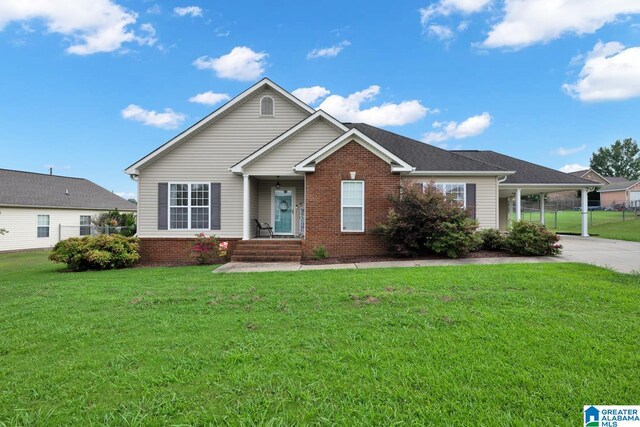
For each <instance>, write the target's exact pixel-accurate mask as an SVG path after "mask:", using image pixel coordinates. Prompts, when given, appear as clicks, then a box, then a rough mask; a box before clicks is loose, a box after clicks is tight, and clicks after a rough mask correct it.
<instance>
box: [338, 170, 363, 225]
mask: <svg viewBox="0 0 640 427" xmlns="http://www.w3.org/2000/svg"><path fill="white" fill-rule="evenodd" d="M341 209H342V213H341V217H342V218H341V219H342V220H341V223H342V231H364V181H342V208H341Z"/></svg>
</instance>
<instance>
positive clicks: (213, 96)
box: [189, 91, 231, 105]
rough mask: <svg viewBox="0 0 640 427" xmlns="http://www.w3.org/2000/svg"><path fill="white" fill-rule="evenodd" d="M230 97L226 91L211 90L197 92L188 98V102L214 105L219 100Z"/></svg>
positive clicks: (226, 99) (225, 99)
mask: <svg viewBox="0 0 640 427" xmlns="http://www.w3.org/2000/svg"><path fill="white" fill-rule="evenodd" d="M229 99H231V97H230V96H229V95H227V94H226V93H214V92H211V91H208V92H203V93H199V94H197V95H195V96H192V97H191V98H189V102H195V103H197V104H204V105H215V104H217V103H219V102H223V101H228V100H229Z"/></svg>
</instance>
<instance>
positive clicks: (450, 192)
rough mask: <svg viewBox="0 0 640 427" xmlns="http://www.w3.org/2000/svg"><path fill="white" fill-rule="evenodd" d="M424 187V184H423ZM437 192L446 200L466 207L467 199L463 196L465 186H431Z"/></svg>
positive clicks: (441, 184) (439, 184)
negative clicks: (440, 192)
mask: <svg viewBox="0 0 640 427" xmlns="http://www.w3.org/2000/svg"><path fill="white" fill-rule="evenodd" d="M423 185H424V184H423ZM433 185H434V187H436V188H437V189H438V190H440V191H442V193H443V194H444V195H445V197H446V198H447V199H448V200H453V201H456V202H458V203H460V205H461V206H462V207H466V206H467V198H466V194H465V188H466V185H465V184H443V183H435V184H433Z"/></svg>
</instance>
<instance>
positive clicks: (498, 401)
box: [0, 252, 640, 425]
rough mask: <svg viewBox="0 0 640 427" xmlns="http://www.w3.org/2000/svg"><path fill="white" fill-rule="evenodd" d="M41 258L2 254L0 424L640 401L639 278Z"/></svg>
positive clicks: (202, 420) (572, 415)
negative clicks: (219, 267)
mask: <svg viewBox="0 0 640 427" xmlns="http://www.w3.org/2000/svg"><path fill="white" fill-rule="evenodd" d="M45 258H46V253H42V252H38V253H25V254H8V255H0V295H2V298H1V299H0V421H1V422H0V424H2V423H6V424H9V425H11V424H38V425H59V424H82V425H88V424H110V425H113V424H116V425H124V424H128V425H168V424H192V425H196V424H197V425H202V424H207V423H212V424H232V425H237V424H251V425H253V424H270V425H285V424H286V425H291V424H309V423H311V424H338V425H353V424H363V425H370V424H378V425H389V424H394V423H408V424H421V425H424V424H431V425H442V424H445V425H453V424H455V425H481V424H485V425H496V424H502V425H533V424H539V425H565V424H572V425H575V424H579V423H580V422H581V419H582V413H581V411H582V405H584V404H592V403H596V404H597V403H610V402H616V403H620V404H624V403H627V404H631V403H633V402H636V401H637V396H638V395H639V394H640V381H638V378H637V372H638V368H640V352H639V351H638V342H640V306H639V305H638V304H637V301H638V300H639V299H640V278H639V277H638V276H633V275H622V274H617V273H614V272H611V271H608V270H604V269H599V268H596V267H591V266H586V265H580V264H530V265H501V266H489V265H487V266H462V267H432V268H402V269H378V270H348V271H346V270H334V271H313V272H278V273H252V274H233V275H224V274H220V275H214V274H211V268H209V267H182V268H148V269H129V270H119V271H105V272H88V273H61V272H60V271H59V270H60V267H58V266H54V265H52V264H50V263H48V262H47V261H46V259H45Z"/></svg>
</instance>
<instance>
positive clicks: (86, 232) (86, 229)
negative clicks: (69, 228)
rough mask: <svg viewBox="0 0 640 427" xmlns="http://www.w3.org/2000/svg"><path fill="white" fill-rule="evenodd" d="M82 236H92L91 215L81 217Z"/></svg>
mask: <svg viewBox="0 0 640 427" xmlns="http://www.w3.org/2000/svg"><path fill="white" fill-rule="evenodd" d="M80 235H81V236H90V235H91V215H80Z"/></svg>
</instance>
